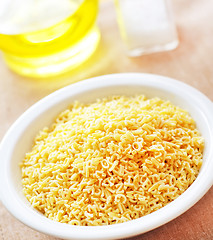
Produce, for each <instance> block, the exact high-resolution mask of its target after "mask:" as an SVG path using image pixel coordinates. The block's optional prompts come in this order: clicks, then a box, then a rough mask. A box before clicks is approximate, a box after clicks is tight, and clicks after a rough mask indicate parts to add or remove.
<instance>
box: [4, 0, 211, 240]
mask: <svg viewBox="0 0 213 240" xmlns="http://www.w3.org/2000/svg"><path fill="white" fill-rule="evenodd" d="M172 1H173V6H174V12H175V19H176V23H177V28H178V34H179V40H180V44H179V46H178V48H177V49H176V50H173V51H170V52H164V53H156V54H152V55H147V56H141V57H137V58H129V57H127V56H126V55H125V52H124V49H123V45H122V41H121V38H120V34H119V31H118V26H117V22H116V16H115V9H114V5H113V1H112V0H102V1H101V4H100V12H99V18H98V25H99V28H100V30H101V34H102V39H101V42H100V45H99V47H98V49H97V51H96V52H95V53H94V55H93V56H92V57H91V58H90V59H89V60H88V61H87V62H85V63H84V64H83V65H82V66H81V67H79V68H78V69H76V70H74V71H73V72H71V73H68V74H65V75H63V76H60V77H56V78H52V79H47V80H41V79H37V80H35V79H29V78H25V77H21V76H18V75H16V74H15V73H13V72H11V71H10V70H9V69H8V68H7V66H6V65H5V63H4V61H3V59H2V58H0V75H1V77H0V139H2V137H3V136H4V134H5V133H6V131H7V130H8V128H9V127H10V125H11V124H12V123H13V122H14V121H15V120H16V119H17V118H18V117H19V116H20V115H21V114H22V113H23V112H24V111H25V110H26V109H27V108H28V107H30V106H31V105H32V104H33V103H35V102H36V101H38V100H39V99H41V98H43V97H44V96H46V95H48V94H49V93H51V92H53V91H54V90H56V89H58V88H61V87H63V86H66V85H68V84H71V83H72V82H75V81H79V80H82V79H85V78H89V77H93V76H98V75H103V74H109V73H120V72H147V73H155V74H161V75H165V76H169V77H172V78H176V79H179V80H180V81H182V82H185V83H188V84H190V85H191V86H193V87H195V88H197V89H199V90H200V91H201V92H203V93H204V94H206V95H207V96H208V97H209V98H210V99H211V100H213V94H212V92H213V14H212V13H213V1H212V0H205V1H203V0H187V1H186V0H172ZM1 160H2V159H1ZM0 239H1V240H29V239H32V240H47V239H48V240H56V239H55V238H53V237H50V236H46V235H44V234H40V233H38V232H36V231H34V230H32V229H30V228H28V227H26V226H24V225H23V224H22V223H20V222H19V221H17V220H16V219H15V218H13V217H12V216H11V215H10V214H9V213H8V212H7V210H6V209H5V208H4V207H3V205H2V204H1V203H0ZM133 239H134V240H136V239H137V240H139V239H143V240H153V239H158V240H165V239H166V240H172V239H175V240H185V239H186V240H212V239H213V188H211V189H210V190H209V192H208V193H207V194H206V195H205V196H204V197H203V198H202V199H201V200H200V201H199V202H198V203H197V204H195V206H193V207H192V208H191V209H190V210H188V211H187V212H186V213H184V214H183V215H181V216H180V217H178V218H176V219H175V220H173V221H171V222H169V223H167V224H166V225H164V226H162V227H159V228H157V229H155V230H153V231H150V232H148V233H145V234H143V235H140V236H137V237H135V238H132V240H133Z"/></svg>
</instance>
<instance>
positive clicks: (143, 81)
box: [0, 73, 213, 240]
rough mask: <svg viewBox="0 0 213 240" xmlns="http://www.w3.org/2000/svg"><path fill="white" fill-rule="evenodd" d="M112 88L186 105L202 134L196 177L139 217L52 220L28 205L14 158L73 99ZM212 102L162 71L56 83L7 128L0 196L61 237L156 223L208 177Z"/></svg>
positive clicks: (106, 235) (179, 208) (189, 199)
mask: <svg viewBox="0 0 213 240" xmlns="http://www.w3.org/2000/svg"><path fill="white" fill-rule="evenodd" d="M115 94H119V95H121V94H125V95H134V94H144V95H146V96H147V97H155V96H158V97H160V98H162V99H168V100H170V101H171V102H172V103H173V104H175V105H178V106H180V107H182V108H184V109H186V110H187V111H188V112H189V113H190V114H191V116H192V117H193V118H194V119H195V121H196V123H197V128H198V129H199V130H200V132H201V133H202V135H203V137H204V138H205V151H204V157H203V165H202V168H201V170H200V173H199V175H198V177H197V179H196V180H195V182H194V183H193V184H192V185H191V186H190V187H189V188H188V189H187V191H185V192H184V193H183V194H182V195H181V196H180V197H178V198H177V199H176V200H175V201H173V202H171V203H169V204H168V205H167V206H165V207H163V208H161V209H160V210H158V211H156V212H153V213H151V214H149V215H147V216H144V217H142V218H139V219H136V220H132V221H129V222H125V223H121V224H114V225H110V226H97V227H96V226H70V225H68V224H62V223H58V222H54V221H51V220H49V219H47V218H46V217H44V216H43V215H42V214H40V213H39V212H37V211H36V210H35V209H33V208H32V207H31V206H30V204H29V202H28V201H27V200H26V198H25V197H24V195H23V193H22V186H21V173H20V168H19V162H20V161H21V160H22V159H23V157H24V154H25V152H27V151H28V150H29V149H30V147H31V144H32V139H33V138H34V136H35V135H36V133H37V132H38V131H39V130H40V129H42V128H43V127H44V126H47V125H49V124H50V123H51V122H53V118H54V117H55V116H56V115H57V114H58V113H59V112H61V111H62V110H64V109H65V108H66V107H67V106H68V105H69V104H70V103H72V102H73V101H74V100H79V101H81V102H91V101H94V100H95V99H96V98H102V97H104V96H109V95H115ZM212 146H213V106H212V102H211V101H210V100H209V99H208V98H207V97H205V96H204V95H203V94H202V93H200V92H199V91H198V90H196V89H194V88H192V87H190V86H188V85H186V84H184V83H182V82H179V81H176V80H173V79H169V78H167V77H162V76H157V75H150V74H138V73H126V74H112V75H106V76H100V77H96V78H92V79H89V80H85V81H81V82H78V83H76V84H73V85H70V86H67V87H65V88H63V89H60V90H58V91H56V92H54V93H52V94H50V95H49V96H47V97H45V98H44V99H42V100H41V101H39V102H38V103H36V104H35V105H33V106H32V107H31V108H30V109H29V110H27V111H26V112H25V113H24V114H23V115H22V116H21V117H20V118H19V119H18V120H17V121H16V122H15V123H14V124H13V126H12V127H11V128H10V130H9V131H8V133H7V134H6V136H5V137H4V139H3V141H2V143H1V146H0V184H1V185H0V186H1V201H2V203H3V204H4V206H5V207H6V208H7V209H8V211H9V212H10V213H11V214H12V215H14V216H15V217H16V218H17V219H18V220H20V221H21V222H23V223H24V224H26V225H28V226H29V227H31V228H33V229H35V230H37V231H40V232H43V233H46V234H49V235H53V236H55V237H59V238H63V239H93V240H95V239H98V240H101V239H118V238H126V237H130V236H134V235H137V234H141V233H144V232H147V231H149V230H151V229H154V228H156V227H159V226H161V225H162V224H165V223H167V222H169V221H170V220H172V219H174V218H176V217H177V216H179V215H180V214H182V213H183V212H185V211H186V210H188V209H189V208H190V207H192V206H193V205H194V204H195V203H196V202H197V201H198V200H199V199H200V198H201V197H203V196H204V194H205V193H206V192H207V191H208V189H209V188H210V187H211V186H212V183H213V174H212V169H213V147H212Z"/></svg>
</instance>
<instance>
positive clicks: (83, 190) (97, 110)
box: [21, 95, 204, 226]
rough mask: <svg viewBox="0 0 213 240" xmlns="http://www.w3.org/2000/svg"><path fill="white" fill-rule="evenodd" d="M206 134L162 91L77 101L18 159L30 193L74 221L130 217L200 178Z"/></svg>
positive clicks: (49, 213)
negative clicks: (161, 96) (159, 94)
mask: <svg viewBox="0 0 213 240" xmlns="http://www.w3.org/2000/svg"><path fill="white" fill-rule="evenodd" d="M203 148H204V139H203V138H202V137H201V136H200V133H199V132H198V130H197V129H196V125H195V122H194V120H193V119H192V118H191V117H190V115H189V114H188V113H187V112H186V111H184V110H183V109H181V108H179V107H177V106H174V105H173V104H171V103H170V102H169V101H163V100H161V99H159V98H157V97H156V98H152V99H146V98H145V97H144V96H143V95H139V96H134V97H125V96H115V97H111V98H106V99H98V100H97V101H96V102H95V103H92V104H87V105H86V104H80V103H79V102H75V103H74V104H73V105H72V106H71V107H70V108H69V109H67V110H65V111H64V112H62V113H61V114H60V115H59V116H58V117H57V118H56V119H55V122H54V123H53V124H52V126H50V127H49V128H47V127H45V128H44V129H43V130H42V131H40V133H39V134H38V135H37V137H36V138H35V140H34V144H33V147H32V150H31V151H30V152H28V153H27V154H26V156H25V159H24V160H23V162H22V163H21V170H22V184H23V191H24V194H25V196H26V198H27V199H28V200H29V202H30V203H31V204H32V206H33V207H35V208H36V209H37V210H39V211H40V212H42V213H43V214H44V215H45V216H46V217H48V218H50V219H52V220H55V221H58V222H61V223H68V224H72V225H83V226H85V225H87V226H89V225H108V224H115V223H121V222H125V221H128V220H131V219H136V218H139V217H142V216H144V215H147V214H149V213H151V212H153V211H156V210H158V209H159V208H162V207H163V206H165V205H167V204H168V203H169V202H171V201H173V200H174V199H176V198H177V197H178V196H180V195H181V194H182V193H183V192H184V191H185V190H186V189H187V188H188V187H189V186H190V185H191V184H192V183H193V181H194V180H195V179H196V177H197V175H198V172H199V169H200V167H201V165H202V152H203Z"/></svg>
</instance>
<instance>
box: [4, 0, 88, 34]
mask: <svg viewBox="0 0 213 240" xmlns="http://www.w3.org/2000/svg"><path fill="white" fill-rule="evenodd" d="M84 1H86V0H74V1H70V0H60V1H59V0H1V2H0V19H1V21H0V34H6V35H16V34H23V33H27V32H34V31H39V30H42V29H45V28H48V27H51V26H53V25H55V24H57V23H58V22H60V21H62V20H64V19H65V18H67V17H69V16H70V15H72V14H73V13H74V12H76V11H77V10H78V8H79V7H80V5H81V4H82V3H83V2H84Z"/></svg>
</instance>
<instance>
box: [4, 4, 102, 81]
mask: <svg viewBox="0 0 213 240" xmlns="http://www.w3.org/2000/svg"><path fill="white" fill-rule="evenodd" d="M97 13H98V0H60V1H59V0H1V1H0V20H1V21H0V49H1V50H2V51H3V56H4V58H5V61H6V62H7V64H8V66H9V67H10V68H11V69H12V70H14V71H15V72H17V73H19V74H22V75H26V76H31V77H49V76H52V75H57V74H61V73H64V72H66V71H69V70H71V69H73V68H75V67H77V66H78V65H79V64H81V63H82V62H84V61H85V60H86V59H88V58H89V57H90V55H91V54H92V53H93V52H94V51H95V49H96V47H97V45H98V42H99V39H100V33H99V30H98V29H97V27H96V24H95V23H96V17H97Z"/></svg>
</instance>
